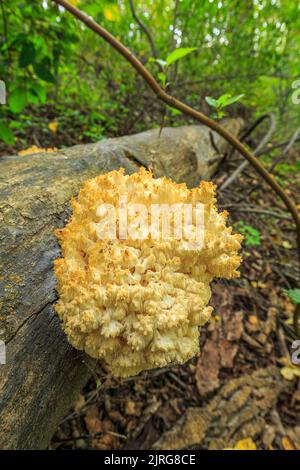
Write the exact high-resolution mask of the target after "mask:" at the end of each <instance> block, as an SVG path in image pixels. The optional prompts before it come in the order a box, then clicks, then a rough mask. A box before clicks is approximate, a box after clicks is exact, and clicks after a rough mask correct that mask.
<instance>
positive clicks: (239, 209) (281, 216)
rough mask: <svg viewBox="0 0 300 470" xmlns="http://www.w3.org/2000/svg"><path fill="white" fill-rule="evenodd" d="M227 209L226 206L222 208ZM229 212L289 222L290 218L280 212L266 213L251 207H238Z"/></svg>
mask: <svg viewBox="0 0 300 470" xmlns="http://www.w3.org/2000/svg"><path fill="white" fill-rule="evenodd" d="M224 207H225V208H227V207H228V206H224ZM230 211H231V212H246V213H247V212H249V213H252V214H262V215H269V216H272V217H276V218H277V219H283V220H291V217H289V216H288V215H285V214H280V212H275V211H268V210H264V209H255V208H252V207H240V206H238V207H237V208H234V207H232V208H231V209H230Z"/></svg>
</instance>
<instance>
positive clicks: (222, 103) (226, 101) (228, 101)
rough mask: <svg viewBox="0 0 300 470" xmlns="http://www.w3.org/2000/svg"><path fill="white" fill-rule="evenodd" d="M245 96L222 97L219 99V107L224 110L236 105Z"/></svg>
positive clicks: (227, 95) (228, 95)
mask: <svg viewBox="0 0 300 470" xmlns="http://www.w3.org/2000/svg"><path fill="white" fill-rule="evenodd" d="M243 96H245V95H244V94H243V93H242V94H241V95H236V96H231V95H230V94H226V95H222V96H221V97H220V98H219V99H218V102H219V105H220V107H221V108H225V106H229V105H231V104H233V103H236V102H237V101H239V100H240V99H241V98H243Z"/></svg>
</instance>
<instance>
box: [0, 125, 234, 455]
mask: <svg viewBox="0 0 300 470" xmlns="http://www.w3.org/2000/svg"><path fill="white" fill-rule="evenodd" d="M224 125H225V127H227V128H228V129H229V130H230V131H231V132H233V133H235V134H237V133H238V132H239V130H240V128H241V125H242V123H241V121H240V120H238V119H228V120H225V122H224ZM227 149H228V144H227V143H226V142H225V141H224V140H223V139H222V138H220V137H219V136H218V135H217V134H214V133H213V135H212V133H211V131H209V130H208V129H206V128H205V127H203V126H183V127H179V128H174V129H168V128H165V129H163V132H162V134H161V136H160V137H159V131H158V129H154V130H152V131H147V132H144V133H141V134H137V135H133V136H128V137H122V138H115V139H107V140H103V141H101V142H100V143H96V144H89V145H79V146H75V147H72V148H69V149H66V150H61V151H58V152H56V153H40V154H34V155H27V156H12V157H2V158H1V159H0V340H1V341H3V342H4V345H5V352H6V364H1V363H0V449H42V448H45V447H46V446H47V444H48V442H49V440H50V438H51V436H52V434H53V432H54V431H55V429H56V428H57V426H58V424H59V422H60V420H61V419H62V417H63V416H64V414H65V413H66V412H67V410H68V409H69V407H70V406H71V404H72V402H73V401H74V399H75V397H76V395H77V394H78V392H79V390H80V389H81V388H82V387H83V385H84V384H85V382H86V381H87V379H88V378H89V376H90V374H91V371H92V369H93V366H94V362H93V360H91V359H90V358H88V357H87V356H86V355H85V354H83V353H81V352H79V351H76V350H74V349H73V348H72V347H71V346H70V345H69V344H68V343H67V341H66V339H65V336H64V334H63V332H62V331H61V329H60V325H59V321H58V319H57V317H56V315H55V314H54V310H53V304H54V303H55V301H56V292H55V278H54V275H53V270H52V265H53V261H54V259H56V258H57V257H58V256H59V246H58V243H57V240H56V237H55V236H54V234H53V231H54V229H55V228H57V227H62V226H63V225H64V224H65V222H66V220H67V218H68V217H69V214H70V207H69V202H70V198H71V197H72V196H76V194H77V193H78V190H79V188H80V186H81V185H82V182H83V181H84V180H86V179H88V178H91V177H94V176H96V175H97V174H100V173H104V172H108V171H111V170H113V169H119V168H120V167H124V168H125V170H126V172H128V173H132V172H134V171H136V169H137V167H139V166H141V165H142V166H145V167H151V168H152V170H153V173H154V175H155V176H161V175H165V176H168V177H169V178H172V179H173V180H175V181H177V182H183V181H184V182H186V183H187V184H188V186H195V185H198V183H199V180H200V179H201V178H205V179H209V178H210V177H211V175H212V174H213V172H214V171H215V169H216V167H217V165H218V163H219V162H220V161H221V159H222V157H223V154H224V153H225V152H226V150H227ZM0 345H1V343H0ZM1 357H2V358H3V354H2V355H1ZM2 362H4V361H3V360H2Z"/></svg>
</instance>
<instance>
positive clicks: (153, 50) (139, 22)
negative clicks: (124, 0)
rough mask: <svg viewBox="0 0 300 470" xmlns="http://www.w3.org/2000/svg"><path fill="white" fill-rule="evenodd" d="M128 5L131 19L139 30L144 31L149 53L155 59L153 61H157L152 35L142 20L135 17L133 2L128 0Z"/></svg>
mask: <svg viewBox="0 0 300 470" xmlns="http://www.w3.org/2000/svg"><path fill="white" fill-rule="evenodd" d="M129 5H130V10H131V13H132V16H133V18H134V19H135V21H136V22H137V24H138V25H139V27H140V28H141V30H142V31H144V33H145V34H146V36H147V39H148V41H149V44H150V48H151V53H152V55H153V57H155V59H157V57H158V55H157V50H156V47H155V44H154V41H153V39H152V35H151V33H150V31H149V29H148V28H147V26H146V25H145V23H143V22H142V20H141V19H140V18H139V17H138V16H137V14H136V11H135V8H134V3H133V0H129Z"/></svg>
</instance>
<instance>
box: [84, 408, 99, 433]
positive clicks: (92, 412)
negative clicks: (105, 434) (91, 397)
mask: <svg viewBox="0 0 300 470" xmlns="http://www.w3.org/2000/svg"><path fill="white" fill-rule="evenodd" d="M84 421H85V424H86V427H87V430H88V432H89V433H90V434H95V433H98V432H101V431H102V426H101V421H100V419H99V410H98V407H97V405H92V406H91V407H90V408H89V409H88V410H87V413H86V415H85V417H84Z"/></svg>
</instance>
